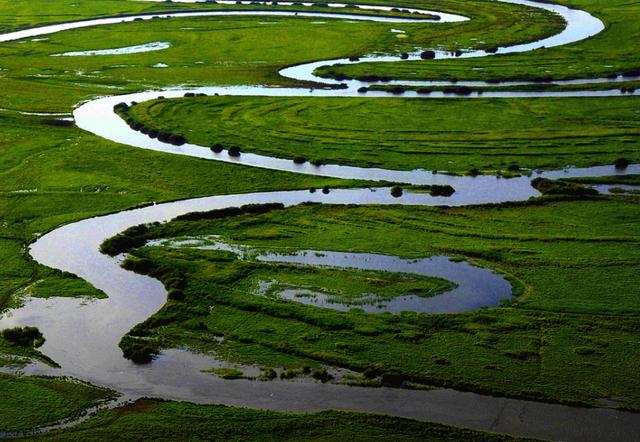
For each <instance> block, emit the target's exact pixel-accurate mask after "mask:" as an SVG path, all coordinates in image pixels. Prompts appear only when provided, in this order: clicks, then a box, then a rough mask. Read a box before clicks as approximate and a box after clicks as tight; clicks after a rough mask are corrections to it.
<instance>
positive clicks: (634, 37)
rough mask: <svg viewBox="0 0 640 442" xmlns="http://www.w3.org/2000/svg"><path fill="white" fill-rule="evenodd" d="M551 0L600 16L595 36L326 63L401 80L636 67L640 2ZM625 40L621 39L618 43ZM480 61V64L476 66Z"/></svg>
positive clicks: (599, 73) (593, 73) (574, 74)
mask: <svg viewBox="0 0 640 442" xmlns="http://www.w3.org/2000/svg"><path fill="white" fill-rule="evenodd" d="M555 3H560V4H564V5H568V6H571V7H575V8H580V9H583V10H586V11H588V12H590V13H591V14H593V15H595V16H596V17H598V18H600V19H601V20H602V21H603V22H604V23H605V25H606V29H605V30H604V31H603V32H602V33H600V34H598V35H597V36H595V37H592V38H590V39H588V40H584V41H581V42H578V43H574V44H571V45H567V46H561V47H554V48H545V49H539V50H536V51H535V52H534V53H523V54H511V55H498V56H492V57H487V58H483V59H482V60H478V59H466V60H465V59H455V60H438V61H435V62H434V61H426V62H425V61H415V62H414V61H411V62H403V63H393V64H383V63H367V64H356V65H350V66H344V67H340V68H331V69H329V68H325V69H321V70H319V71H318V72H319V73H320V74H322V75H327V74H328V72H329V71H330V70H333V71H335V73H340V74H343V75H346V76H350V77H354V78H357V77H361V76H367V75H377V76H386V77H391V78H397V79H405V80H419V79H423V80H451V79H458V80H540V79H546V78H553V79H564V78H595V77H605V76H607V75H611V74H618V75H620V74H625V73H631V72H634V71H637V69H638V68H640V56H639V55H638V53H639V52H638V50H637V49H638V48H637V44H638V43H637V42H638V41H640V40H638V37H639V36H640V24H639V23H638V20H636V18H635V17H637V15H638V12H640V6H639V5H638V4H637V3H634V2H626V1H624V0H612V1H608V2H606V3H602V2H599V1H597V0H561V1H557V2H555ZM621 42H624V44H621ZM479 66H481V67H479Z"/></svg>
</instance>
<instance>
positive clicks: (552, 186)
mask: <svg viewBox="0 0 640 442" xmlns="http://www.w3.org/2000/svg"><path fill="white" fill-rule="evenodd" d="M531 185H532V186H533V188H534V189H536V190H537V191H538V192H540V193H541V194H543V195H573V196H584V195H597V194H598V191H597V190H595V189H592V188H591V187H585V186H582V185H580V184H576V183H571V182H566V181H559V180H549V179H546V178H540V177H539V178H536V179H534V180H533V181H531Z"/></svg>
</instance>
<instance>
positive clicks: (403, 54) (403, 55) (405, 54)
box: [400, 52, 409, 60]
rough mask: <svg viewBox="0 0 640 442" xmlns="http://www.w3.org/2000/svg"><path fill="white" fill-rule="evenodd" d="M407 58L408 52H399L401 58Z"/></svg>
mask: <svg viewBox="0 0 640 442" xmlns="http://www.w3.org/2000/svg"><path fill="white" fill-rule="evenodd" d="M408 58H409V54H407V53H406V52H403V53H402V54H400V59H401V60H407V59H408Z"/></svg>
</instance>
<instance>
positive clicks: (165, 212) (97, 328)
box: [0, 0, 640, 440]
mask: <svg viewBox="0 0 640 442" xmlns="http://www.w3.org/2000/svg"><path fill="white" fill-rule="evenodd" d="M501 1H504V2H508V3H516V4H521V5H526V6H532V7H537V8H543V9H547V10H550V11H553V12H556V13H558V14H561V15H562V16H563V17H564V19H565V20H566V22H567V26H566V28H565V30H564V31H562V32H561V33H559V34H557V35H555V36H552V37H549V38H547V39H543V40H541V41H538V42H533V43H529V44H523V45H516V46H512V47H508V48H500V49H499V51H498V53H502V54H506V53H513V52H523V51H530V50H533V49H536V48H540V47H542V46H545V47H551V46H557V45H563V44H568V43H573V42H576V41H580V40H583V39H585V38H588V37H591V36H593V35H595V34H597V33H598V32H600V31H602V29H604V25H603V24H602V22H601V21H600V20H598V19H597V18H595V17H593V16H591V15H590V14H588V13H586V12H584V11H577V10H574V9H570V8H566V7H563V6H558V5H553V4H546V3H538V2H533V1H528V0H501ZM342 6H344V5H342ZM334 7H340V6H334ZM362 9H366V5H364V6H363V7H362ZM375 9H378V10H380V9H382V10H385V8H383V7H375ZM388 9H389V8H387V10H388ZM418 12H420V13H422V14H430V15H433V14H437V15H438V16H439V17H440V20H439V21H438V20H433V19H430V18H428V17H426V18H422V19H419V18H416V19H413V18H412V19H406V18H389V17H376V16H367V15H353V14H342V13H328V12H298V13H295V12H288V11H268V12H267V11H206V12H185V13H170V14H153V15H139V16H127V17H111V18H103V19H96V20H85V21H79V22H74V23H65V24H60V25H52V26H45V27H39V28H34V29H30V30H24V31H19V32H14V33H8V34H4V35H2V36H0V41H3V42H7V41H13V40H19V39H22V38H27V37H35V36H42V35H46V34H51V33H54V32H59V31H64V30H68V29H78V28H83V27H89V26H99V25H105V24H114V23H120V22H130V21H133V20H136V19H143V20H151V19H153V17H156V16H160V17H200V16H227V15H269V16H293V15H297V16H299V17H323V18H334V19H348V20H374V21H384V22H393V23H395V22H398V23H406V22H423V21H426V22H434V23H435V22H446V21H461V20H466V19H467V18H466V17H462V16H457V15H454V14H442V13H439V12H434V11H418ZM489 55H491V54H487V53H485V52H483V51H473V52H468V53H465V54H462V57H481V56H489ZM448 56H451V55H450V54H446V53H441V52H439V53H438V54H437V58H444V57H448ZM416 57H417V54H412V56H411V57H410V59H413V58H416ZM372 61H395V62H397V61H399V60H398V57H376V56H370V57H363V58H361V59H360V61H359V62H372ZM333 63H349V61H348V60H329V61H323V62H317V63H309V64H304V65H299V66H294V67H290V68H286V69H283V70H282V71H281V72H280V73H281V74H282V75H283V76H286V77H289V78H292V79H296V80H307V81H308V80H311V81H315V82H324V83H325V84H327V85H328V86H331V85H332V84H335V83H336V82H334V81H330V80H322V79H319V78H317V77H316V76H315V75H314V74H313V71H314V69H315V68H316V67H318V66H320V65H325V64H333ZM628 79H629V78H626V79H622V78H619V79H616V80H615V81H623V80H628ZM600 81H604V80H602V79H594V80H577V81H574V83H576V84H581V83H592V82H600ZM607 81H612V80H607ZM390 83H391V84H394V83H396V82H390ZM397 83H398V84H412V85H442V84H446V83H442V82H438V83H436V82H397ZM564 83H566V84H571V82H564ZM464 84H471V83H462V82H461V83H458V85H464ZM518 84H526V83H518ZM362 85H363V83H360V82H357V81H348V82H346V88H343V89H331V88H327V89H325V88H316V89H311V90H309V89H306V88H305V89H299V88H267V87H262V86H237V87H203V88H196V89H188V90H186V89H181V88H173V89H171V88H170V89H166V90H162V91H148V92H142V93H136V94H129V95H125V96H114V97H103V98H97V99H95V100H91V101H89V102H87V103H84V104H82V105H80V106H79V107H78V108H77V109H76V110H75V111H74V118H75V121H76V124H77V125H78V127H80V128H82V129H84V130H86V131H89V132H91V133H94V134H96V135H98V136H101V137H103V138H106V139H109V140H111V141H114V142H118V143H122V144H126V145H129V146H132V147H137V148H143V149H150V150H155V151H161V152H167V153H173V154H177V155H187V156H192V157H198V158H207V159H211V160H217V161H226V162H232V163H239V164H243V165H247V166H253V167H262V168H269V169H274V170H284V171H290V172H295V173H306V174H315V175H321V176H331V177H340V178H359V179H369V180H388V181H397V182H406V183H414V184H449V185H452V186H453V187H454V188H455V189H456V193H455V194H453V196H451V197H449V198H445V197H431V196H430V195H427V194H418V193H410V192H405V193H404V195H402V196H401V197H400V198H393V197H392V196H391V195H390V194H389V190H388V189H351V190H332V191H331V192H330V193H329V194H326V195H325V194H322V193H309V192H308V191H289V192H265V193H253V194H241V195H224V196H212V197H204V198H194V199H189V200H184V201H177V202H171V203H164V204H157V205H153V206H148V207H144V208H140V209H134V210H128V211H124V212H120V213H116V214H111V215H106V216H100V217H95V218H90V219H85V220H82V221H79V222H76V223H72V224H69V225H65V226H62V227H60V228H57V229H55V230H53V231H52V232H49V233H47V234H45V235H44V236H42V237H41V238H39V239H38V240H37V241H36V242H34V243H33V244H32V245H31V247H30V253H31V255H32V257H33V258H34V259H35V260H36V261H38V262H40V263H42V264H44V265H46V266H49V267H53V268H57V269H60V270H64V271H69V272H72V273H75V274H77V275H78V276H80V277H82V278H84V279H85V280H87V281H89V282H90V283H91V284H93V285H94V286H95V287H97V288H98V289H101V290H103V291H104V292H105V293H107V294H108V296H109V298H108V299H105V300H98V301H87V300H80V299H71V298H54V299H37V298H28V299H27V300H26V301H25V305H24V306H23V307H22V308H19V309H14V310H10V311H8V312H7V313H6V314H4V315H3V317H2V318H0V328H5V327H12V326H17V325H33V326H37V327H38V328H40V330H41V331H42V332H43V333H44V335H45V337H46V338H47V341H46V343H45V345H44V346H43V347H42V351H43V352H44V353H45V354H46V355H47V356H49V357H51V358H52V359H54V360H55V361H56V362H58V363H59V364H60V365H61V366H62V368H61V369H53V368H50V367H46V366H44V365H42V364H39V363H33V364H30V365H28V366H27V367H26V368H25V369H24V372H25V373H27V374H45V375H55V376H72V377H75V378H79V379H83V380H86V381H88V382H92V383H94V384H97V385H102V386H106V387H111V388H113V389H115V390H117V391H119V392H121V393H122V394H123V398H125V399H135V398H139V397H142V396H150V397H163V398H168V399H176V400H188V401H192V402H196V403H222V404H227V405H236V406H246V407H255V408H265V409H273V410H289V411H315V410H322V409H327V408H334V409H343V410H357V411H363V412H379V413H389V414H394V415H399V416H406V417H413V418H417V419H424V420H430V421H435V422H442V423H448V424H456V425H462V426H466V427H470V428H475V429H481V430H491V431H497V432H505V433H510V434H515V435H520V436H528V437H539V438H549V439H563V440H620V439H625V438H626V437H627V436H628V435H629V434H634V433H635V434H640V418H639V417H638V415H637V414H634V413H628V412H623V411H617V410H613V409H604V408H603V409H599V408H577V407H569V406H564V405H557V404H548V403H541V402H534V401H523V400H517V399H510V398H500V397H492V396H487V395H480V394H476V393H469V392H462V391H456V390H451V389H443V388H437V389H433V390H428V391H417V390H406V389H389V388H362V387H349V386H345V385H336V384H320V383H313V382H286V381H275V382H255V381H248V380H234V381H226V380H222V379H218V378H215V377H212V376H211V375H209V374H205V373H202V370H204V369H208V368H210V367H211V359H210V358H209V357H208V356H206V355H199V354H193V353H190V352H188V351H185V350H181V349H170V350H166V351H163V352H162V354H161V355H160V356H159V357H158V358H157V359H156V360H155V361H154V362H153V363H151V364H148V365H135V364H133V363H131V362H129V361H128V360H126V359H124V358H123V357H122V355H121V352H120V350H119V348H118V345H117V344H118V342H119V341H120V339H121V337H122V336H123V335H124V334H125V333H127V332H128V331H129V330H130V329H131V328H132V327H133V326H134V325H136V324H138V323H140V322H142V321H144V320H145V319H146V318H148V317H149V316H151V315H153V314H154V313H155V312H157V311H158V310H159V309H160V308H161V307H162V305H163V304H164V303H165V301H166V292H165V290H164V288H163V286H162V284H161V283H160V282H159V281H157V280H155V279H153V278H150V277H146V276H142V275H138V274H135V273H131V272H128V271H125V270H124V269H122V268H121V267H120V266H119V262H118V261H117V260H115V259H112V258H110V257H108V256H105V255H102V254H100V253H99V250H98V248H99V245H100V243H101V242H102V241H103V240H104V239H106V238H108V237H110V236H113V235H115V234H117V233H119V232H121V231H123V230H125V229H126V228H128V227H131V226H133V225H137V224H140V223H147V222H154V221H166V220H169V219H172V218H174V217H176V216H178V215H181V214H184V213H187V212H193V211H205V210H212V209H217V208H225V207H236V206H239V205H244V204H260V203H275V202H278V203H283V204H285V205H286V206H292V205H296V204H300V203H302V202H306V201H315V202H321V203H326V204H406V205H411V204H413V205H452V206H459V205H468V204H484V203H495V202H504V201H522V200H526V199H528V198H530V197H532V196H536V195H537V194H538V193H537V192H536V191H535V189H533V188H532V187H531V186H530V180H531V178H533V177H536V176H542V177H547V178H559V177H570V176H606V175H613V174H624V173H640V167H639V166H638V165H632V166H630V167H628V168H627V169H626V170H624V171H618V170H615V169H614V168H613V167H612V166H599V167H592V168H582V169H571V168H569V169H565V170H559V171H547V172H534V173H533V176H532V177H519V178H513V179H508V180H507V179H500V178H497V177H493V176H479V177H475V178H473V177H463V176H450V175H446V174H443V173H432V172H427V171H424V170H413V171H399V170H385V169H368V168H357V167H346V166H339V165H324V166H320V167H316V166H312V165H310V164H303V165H297V164H294V163H293V162H292V161H290V160H285V159H279V158H270V157H265V156H261V155H254V154H242V156H241V157H231V156H229V155H228V153H227V152H221V153H219V154H215V153H213V152H211V151H210V150H209V149H208V148H204V147H202V146H197V145H191V144H187V145H184V146H179V147H177V146H172V145H168V144H165V143H162V142H160V141H158V140H153V139H150V138H148V137H147V136H145V135H143V134H141V133H139V132H135V131H133V130H131V129H130V128H129V127H128V126H127V125H126V124H125V123H124V121H122V120H121V119H120V118H119V117H118V116H117V115H116V114H115V113H114V112H113V106H114V105H115V104H117V103H119V102H129V103H130V102H131V101H137V102H142V101H145V100H150V99H154V98H157V97H158V96H159V95H163V96H165V97H168V98H170V97H178V96H182V95H184V93H186V92H194V93H206V94H215V93H218V94H220V95H223V94H224V95H238V96H256V95H261V96H262V95H263V96H300V97H303V96H317V97H329V96H337V97H354V96H362V95H361V94H359V93H358V88H360V87H361V86H362ZM473 85H478V83H477V82H476V83H473ZM503 85H505V86H507V85H511V84H509V83H503ZM492 86H495V85H492ZM617 95H620V91H619V90H617V89H616V90H608V91H575V92H507V91H502V92H501V91H496V92H485V93H484V94H483V96H484V97H513V98H517V97H529V96H562V97H569V96H617ZM366 96H367V97H387V96H389V95H388V94H387V93H384V92H369V93H367V94H366ZM443 96H446V95H444V94H442V93H440V92H434V93H432V94H431V95H430V96H429V97H431V98H433V97H443ZM476 96H477V94H473V95H472V96H471V98H473V97H476ZM405 97H407V98H409V97H417V95H416V94H414V93H407V94H405ZM327 259H328V261H326V262H323V264H331V256H330V255H329V258H327ZM489 305H495V303H494V304H489Z"/></svg>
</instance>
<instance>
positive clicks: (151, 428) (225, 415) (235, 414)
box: [41, 399, 524, 442]
mask: <svg viewBox="0 0 640 442" xmlns="http://www.w3.org/2000/svg"><path fill="white" fill-rule="evenodd" d="M114 434H118V438H119V439H120V440H139V439H154V440H160V441H174V440H203V439H206V440H210V439H221V440H233V441H236V440H237V441H240V440H256V441H258V440H265V441H266V440H273V439H278V440H300V439H304V440H311V441H344V440H350V441H368V440H372V439H374V440H375V439H393V440H397V441H415V442H418V441H424V440H429V441H433V442H447V441H459V440H474V441H479V442H485V441H486V442H490V441H491V442H494V441H495V442H502V441H511V440H524V439H514V438H511V437H509V436H503V435H497V434H491V433H483V432H478V431H471V430H466V429H462V428H457V427H450V426H446V425H441V424H434V423H428V422H418V421H414V420H411V419H402V418H396V417H391V416H378V415H368V414H359V413H349V412H340V411H323V412H321V413H313V414H307V413H305V414H292V413H281V412H275V411H262V410H251V409H246V408H233V407H225V406H220V405H194V404H189V403H185V402H170V401H160V400H153V399H140V400H138V401H136V402H134V403H133V404H130V405H126V406H124V407H121V408H117V409H115V410H106V411H102V412H100V413H99V414H98V415H96V416H95V417H92V418H91V419H89V420H88V421H86V422H83V423H82V424H80V425H78V426H76V427H73V428H70V429H66V430H62V431H57V432H53V433H49V434H46V435H43V436H42V437H41V438H42V439H44V440H49V439H50V440H62V441H66V440H87V439H90V440H95V441H102V440H104V441H111V440H113V435H114Z"/></svg>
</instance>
